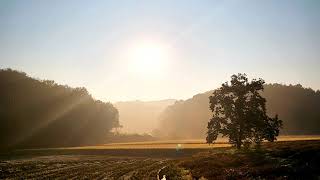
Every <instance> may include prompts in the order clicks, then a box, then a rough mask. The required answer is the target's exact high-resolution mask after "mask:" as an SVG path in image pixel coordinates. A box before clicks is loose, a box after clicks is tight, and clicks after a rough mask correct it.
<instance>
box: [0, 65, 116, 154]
mask: <svg viewBox="0 0 320 180" xmlns="http://www.w3.org/2000/svg"><path fill="white" fill-rule="evenodd" d="M0 87H1V88H0V148H21V147H22V148H34V147H59V146H79V145H84V144H95V143H103V142H104V141H105V140H106V136H107V135H108V133H110V131H111V130H112V129H113V128H116V127H119V126H120V125H119V121H118V111H117V109H116V108H114V107H113V105H112V104H110V103H104V102H102V101H98V100H95V99H93V98H92V96H91V95H90V94H89V93H88V91H87V90H86V89H85V88H71V87H68V86H62V85H58V84H56V83H55V82H54V81H48V80H36V79H33V78H30V77H28V76H27V75H26V74H25V73H22V72H18V71H14V70H11V69H6V70H0Z"/></svg>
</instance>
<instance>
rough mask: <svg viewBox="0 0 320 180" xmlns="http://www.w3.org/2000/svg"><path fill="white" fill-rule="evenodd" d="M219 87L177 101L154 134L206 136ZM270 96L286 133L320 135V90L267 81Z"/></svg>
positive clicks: (270, 109)
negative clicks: (211, 104) (215, 94)
mask: <svg viewBox="0 0 320 180" xmlns="http://www.w3.org/2000/svg"><path fill="white" fill-rule="evenodd" d="M214 91H215V90H212V91H208V92H205V93H202V94H197V95H195V96H193V97H192V98H191V99H187V100H180V101H176V102H175V104H173V105H171V106H168V107H167V108H166V109H165V110H164V111H163V112H162V113H161V115H160V117H159V122H160V125H159V128H157V129H156V130H155V131H154V132H155V133H154V135H156V136H158V137H164V138H170V139H175V138H204V137H206V133H207V123H208V120H209V119H211V117H212V112H211V111H210V109H209V97H210V96H211V95H212V94H213V92H214ZM260 93H261V96H262V97H264V98H266V112H267V115H269V116H272V117H274V116H275V115H276V114H279V118H280V119H281V120H282V121H283V128H282V129H281V130H280V134H282V135H318V134H320V121H319V120H320V91H319V90H317V91H315V90H313V89H311V88H304V87H302V86H301V85H300V84H297V85H283V84H277V83H275V84H265V85H264V90H263V91H261V92H260Z"/></svg>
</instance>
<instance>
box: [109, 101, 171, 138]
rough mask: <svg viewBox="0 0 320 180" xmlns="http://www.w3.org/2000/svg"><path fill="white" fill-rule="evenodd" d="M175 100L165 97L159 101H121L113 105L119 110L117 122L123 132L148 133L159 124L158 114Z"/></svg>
mask: <svg viewBox="0 0 320 180" xmlns="http://www.w3.org/2000/svg"><path fill="white" fill-rule="evenodd" d="M175 101H176V100H174V99H166V100H159V101H138V100H137V101H123V102H116V103H115V104H114V106H115V107H116V108H117V109H118V111H119V114H120V115H119V122H120V124H121V125H122V128H121V132H124V133H139V134H142V133H148V134H152V131H153V130H154V129H156V128H157V127H158V126H159V115H160V114H161V113H162V111H163V110H164V109H165V108H167V107H168V106H169V105H172V104H173V103H174V102H175Z"/></svg>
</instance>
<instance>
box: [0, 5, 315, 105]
mask: <svg viewBox="0 0 320 180" xmlns="http://www.w3.org/2000/svg"><path fill="white" fill-rule="evenodd" d="M319 8H320V2H319V1H313V0H309V1H289V0H285V1H281V2H280V1H276V0H272V1H261V2H259V3H257V2H255V1H145V0H141V1H121V2H117V1H90V2H87V1H37V0H35V1H1V2H0V22H1V26H2V28H1V29H0V59H1V61H0V68H13V69H17V70H20V71H23V72H26V73H27V74H28V75H30V76H31V77H36V78H40V79H49V80H54V81H56V82H57V83H59V84H67V85H70V86H71V87H86V88H87V89H88V91H89V92H90V93H91V94H92V95H93V97H95V98H96V99H100V100H103V101H110V102H113V103H114V102H119V101H135V100H142V101H154V100H163V99H178V100H179V99H184V100H185V99H188V98H191V97H192V96H193V95H195V94H198V93H202V92H205V91H209V90H212V89H215V88H217V87H219V86H220V85H221V83H223V82H225V81H226V80H228V79H229V77H230V75H232V74H235V73H247V74H248V76H249V77H250V78H263V79H264V80H265V81H266V82H267V83H283V84H298V83H299V84H301V85H303V86H304V87H310V88H312V89H314V90H319V89H320V81H319V78H318V77H320V72H319V70H318V69H319V67H320V61H319V58H320V51H319V50H320V36H319V32H320V11H319Z"/></svg>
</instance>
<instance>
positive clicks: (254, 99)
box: [206, 74, 282, 149]
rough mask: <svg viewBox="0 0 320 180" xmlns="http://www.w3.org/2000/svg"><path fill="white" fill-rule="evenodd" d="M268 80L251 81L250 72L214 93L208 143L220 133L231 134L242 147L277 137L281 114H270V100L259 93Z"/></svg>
mask: <svg viewBox="0 0 320 180" xmlns="http://www.w3.org/2000/svg"><path fill="white" fill-rule="evenodd" d="M264 83H265V82H264V80H262V79H259V80H256V79H253V80H252V81H251V82H248V78H247V76H246V74H238V75H232V76H231V82H230V84H229V83H228V82H226V83H224V84H222V87H220V88H219V89H217V90H215V91H214V92H213V94H212V96H210V97H209V100H210V109H211V111H212V112H213V117H212V118H211V119H210V121H209V122H208V132H207V138H206V140H207V143H209V144H210V143H213V142H214V141H215V140H216V139H217V137H218V135H219V134H222V136H228V137H229V142H230V143H231V144H233V145H235V146H236V147H237V148H238V149H240V148H241V145H243V143H244V142H246V143H248V142H249V143H250V144H252V143H255V144H258V145H259V144H260V143H261V142H262V141H263V140H268V141H271V142H273V141H274V140H276V136H278V135H279V128H281V127H282V121H281V120H279V119H278V115H276V116H275V117H274V118H270V117H268V116H267V114H266V105H265V104H266V99H265V98H263V97H262V96H261V95H260V94H259V92H260V91H262V90H263V84H264Z"/></svg>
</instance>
